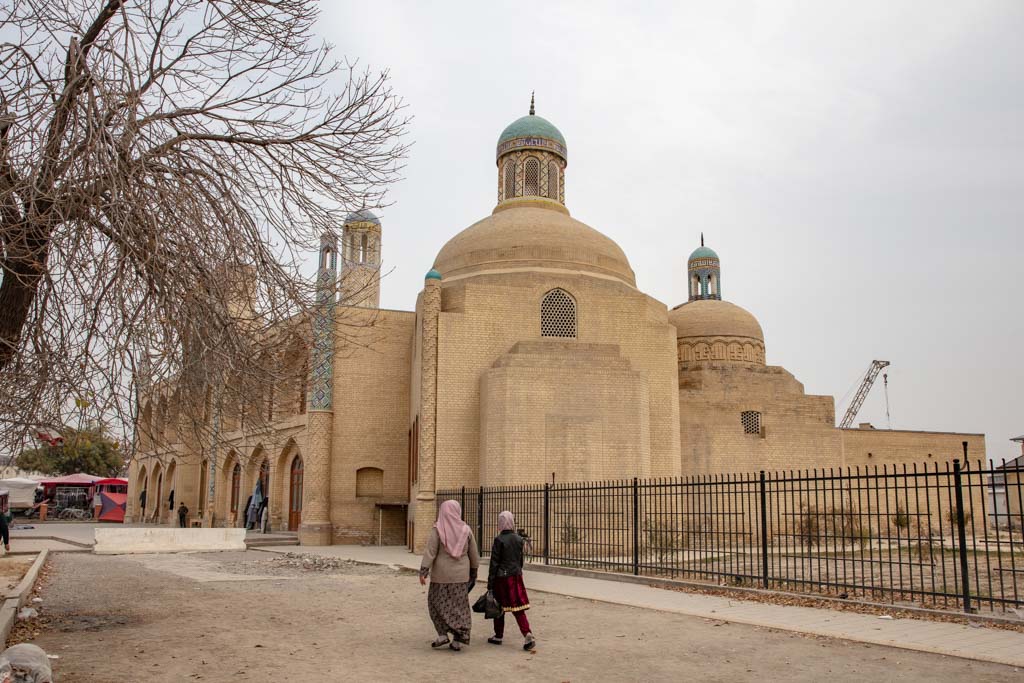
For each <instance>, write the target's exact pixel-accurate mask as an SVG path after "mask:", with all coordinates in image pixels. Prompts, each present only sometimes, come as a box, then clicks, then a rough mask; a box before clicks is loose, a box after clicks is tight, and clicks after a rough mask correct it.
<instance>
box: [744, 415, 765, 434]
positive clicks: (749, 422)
mask: <svg viewBox="0 0 1024 683" xmlns="http://www.w3.org/2000/svg"><path fill="white" fill-rule="evenodd" d="M740 422H742V423H743V433H744V434H760V433H761V413H759V412H757V411H756V410H744V411H743V412H742V413H740Z"/></svg>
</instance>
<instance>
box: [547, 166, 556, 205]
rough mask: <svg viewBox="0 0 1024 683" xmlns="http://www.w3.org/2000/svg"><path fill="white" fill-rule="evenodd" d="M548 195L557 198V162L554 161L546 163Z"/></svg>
mask: <svg viewBox="0 0 1024 683" xmlns="http://www.w3.org/2000/svg"><path fill="white" fill-rule="evenodd" d="M548 197H549V198H550V199H554V200H556V201H557V200H558V164H556V163H555V162H554V161H551V162H549V163H548Z"/></svg>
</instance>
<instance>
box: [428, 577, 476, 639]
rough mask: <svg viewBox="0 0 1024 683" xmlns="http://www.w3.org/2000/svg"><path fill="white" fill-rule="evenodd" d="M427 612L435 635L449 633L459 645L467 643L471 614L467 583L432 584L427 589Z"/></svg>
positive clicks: (471, 624) (471, 622) (471, 621)
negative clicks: (435, 631) (435, 632)
mask: <svg viewBox="0 0 1024 683" xmlns="http://www.w3.org/2000/svg"><path fill="white" fill-rule="evenodd" d="M427 611H428V612H429V613H430V621H432V622H433V623H434V628H435V629H436V630H437V635H439V636H442V637H443V636H447V635H448V634H449V633H451V634H452V635H453V636H455V640H457V641H459V642H460V643H468V642H469V631H470V629H471V628H472V626H473V613H472V612H470V611H469V583H468V582H467V583H434V582H433V581H431V582H430V588H429V589H427Z"/></svg>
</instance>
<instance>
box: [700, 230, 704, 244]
mask: <svg viewBox="0 0 1024 683" xmlns="http://www.w3.org/2000/svg"><path fill="white" fill-rule="evenodd" d="M700 246H702V247H703V246H704V233H703V232H702V233H701V234H700Z"/></svg>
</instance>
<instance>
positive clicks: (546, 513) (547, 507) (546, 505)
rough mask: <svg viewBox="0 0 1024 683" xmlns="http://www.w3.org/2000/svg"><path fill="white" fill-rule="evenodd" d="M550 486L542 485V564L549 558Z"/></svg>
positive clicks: (546, 562)
mask: <svg viewBox="0 0 1024 683" xmlns="http://www.w3.org/2000/svg"><path fill="white" fill-rule="evenodd" d="M550 539H551V485H550V484H548V483H547V482H545V483H544V564H548V559H549V558H550V556H551V550H550V543H551V540H550Z"/></svg>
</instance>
